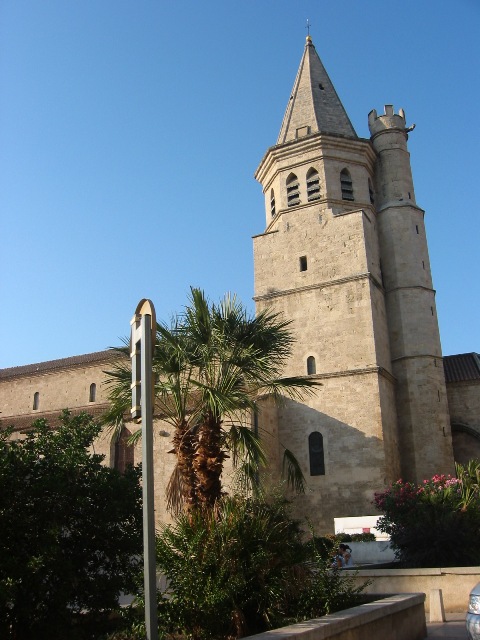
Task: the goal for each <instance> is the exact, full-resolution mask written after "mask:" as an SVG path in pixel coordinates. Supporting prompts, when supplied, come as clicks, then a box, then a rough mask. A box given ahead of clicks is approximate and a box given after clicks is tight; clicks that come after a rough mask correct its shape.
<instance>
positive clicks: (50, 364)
mask: <svg viewBox="0 0 480 640" xmlns="http://www.w3.org/2000/svg"><path fill="white" fill-rule="evenodd" d="M115 357H118V354H117V352H116V351H115V350H113V349H107V350H106V351H95V352H94V353H86V354H84V355H81V356H72V357H71V358H60V359H59V360H48V361H47V362H37V363H35V364H26V365H24V366H22V367H9V368H8V369H0V380H1V379H3V378H13V377H16V376H25V375H30V374H35V373H43V372H44V371H55V370H56V369H64V368H67V367H72V366H75V365H78V364H90V363H94V362H101V361H102V360H112V359H114V358H115Z"/></svg>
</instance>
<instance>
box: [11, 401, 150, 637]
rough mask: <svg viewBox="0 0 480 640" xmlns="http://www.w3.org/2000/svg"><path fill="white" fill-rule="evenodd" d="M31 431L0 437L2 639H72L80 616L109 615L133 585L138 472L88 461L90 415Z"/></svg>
mask: <svg viewBox="0 0 480 640" xmlns="http://www.w3.org/2000/svg"><path fill="white" fill-rule="evenodd" d="M32 426H33V431H31V432H30V433H29V434H28V435H27V437H26V438H25V439H24V440H9V439H8V436H9V433H8V432H7V433H4V434H2V436H1V437H0V531H1V535H0V637H2V638H12V639H13V638H14V639H15V640H25V639H27V638H28V639H29V640H31V639H32V638H36V639H43V638H48V639H49V640H53V639H56V638H65V637H70V638H72V637H75V636H74V634H73V632H72V630H71V624H72V622H73V621H74V620H75V619H76V618H77V617H78V614H79V613H80V612H81V611H82V610H87V611H89V612H90V614H92V615H93V614H95V613H96V612H100V611H102V610H109V609H112V608H115V607H116V606H117V600H118V596H119V594H120V592H121V591H126V592H128V591H129V590H130V589H132V588H133V586H134V574H135V571H136V566H137V563H138V561H137V560H135V557H138V554H140V553H141V550H142V536H141V523H142V514H141V488H140V484H139V470H138V469H134V468H129V469H128V470H127V471H126V473H125V474H124V475H120V474H119V473H118V472H117V471H115V470H113V469H109V468H107V467H105V466H103V465H102V459H103V456H100V455H96V454H94V453H93V454H92V453H89V451H88V448H89V447H90V446H91V445H92V443H93V440H94V438H95V437H96V436H97V435H98V434H99V431H100V427H99V426H98V425H97V424H95V423H94V422H93V421H92V419H91V418H90V417H89V416H88V415H86V414H81V415H79V416H75V417H73V416H72V415H70V414H69V413H68V412H67V411H65V412H64V413H63V415H62V423H61V426H60V427H59V428H58V429H55V430H52V429H51V428H50V427H49V425H48V423H47V422H46V421H45V420H37V421H35V422H34V423H33V425H32ZM67 629H68V630H69V631H66V630H67Z"/></svg>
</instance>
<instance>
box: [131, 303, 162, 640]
mask: <svg viewBox="0 0 480 640" xmlns="http://www.w3.org/2000/svg"><path fill="white" fill-rule="evenodd" d="M130 325H131V334H130V358H131V361H132V409H131V414H132V418H133V420H134V421H135V422H137V423H140V422H141V424H142V491H143V567H144V585H145V626H146V633H147V640H158V620H157V575H156V567H155V510H154V478H153V407H154V384H153V376H152V357H153V351H154V349H155V336H156V329H157V323H156V318H155V307H154V306H153V303H152V302H151V301H150V300H147V299H145V298H144V299H143V300H140V302H139V303H138V305H137V309H136V311H135V315H134V316H133V318H132V320H131V322H130Z"/></svg>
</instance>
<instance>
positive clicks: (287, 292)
mask: <svg viewBox="0 0 480 640" xmlns="http://www.w3.org/2000/svg"><path fill="white" fill-rule="evenodd" d="M356 280H370V281H371V282H372V283H373V284H374V285H375V286H376V287H378V288H379V289H382V290H383V287H382V285H381V284H380V282H379V281H378V280H377V279H376V278H375V276H373V275H372V273H371V272H370V271H366V272H365V273H357V274H355V275H353V276H347V277H345V278H337V279H336V280H326V281H324V282H318V283H316V284H309V285H305V286H303V287H295V288H293V289H283V290H282V291H271V292H270V293H265V294H263V295H260V296H253V300H254V301H255V302H258V301H260V300H269V299H271V298H280V297H281V296H288V295H293V294H295V293H301V292H303V291H312V290H314V289H324V288H325V287H333V286H335V285H339V284H344V283H346V282H355V281H356Z"/></svg>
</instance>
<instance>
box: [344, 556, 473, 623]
mask: <svg viewBox="0 0 480 640" xmlns="http://www.w3.org/2000/svg"><path fill="white" fill-rule="evenodd" d="M354 579H355V582H356V583H357V584H363V583H364V582H365V580H372V584H370V585H369V586H368V587H366V589H365V593H386V594H387V593H412V592H422V593H425V594H426V595H427V598H426V601H425V609H426V611H430V602H429V596H430V592H431V590H432V589H441V590H442V594H443V604H444V607H445V611H446V612H447V613H454V612H461V611H463V612H465V611H466V610H467V605H468V598H469V594H470V591H471V589H472V588H473V587H474V586H475V585H476V584H477V582H480V567H451V568H449V569H368V570H366V569H362V570H360V571H358V572H357V573H356V575H355V578H354Z"/></svg>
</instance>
